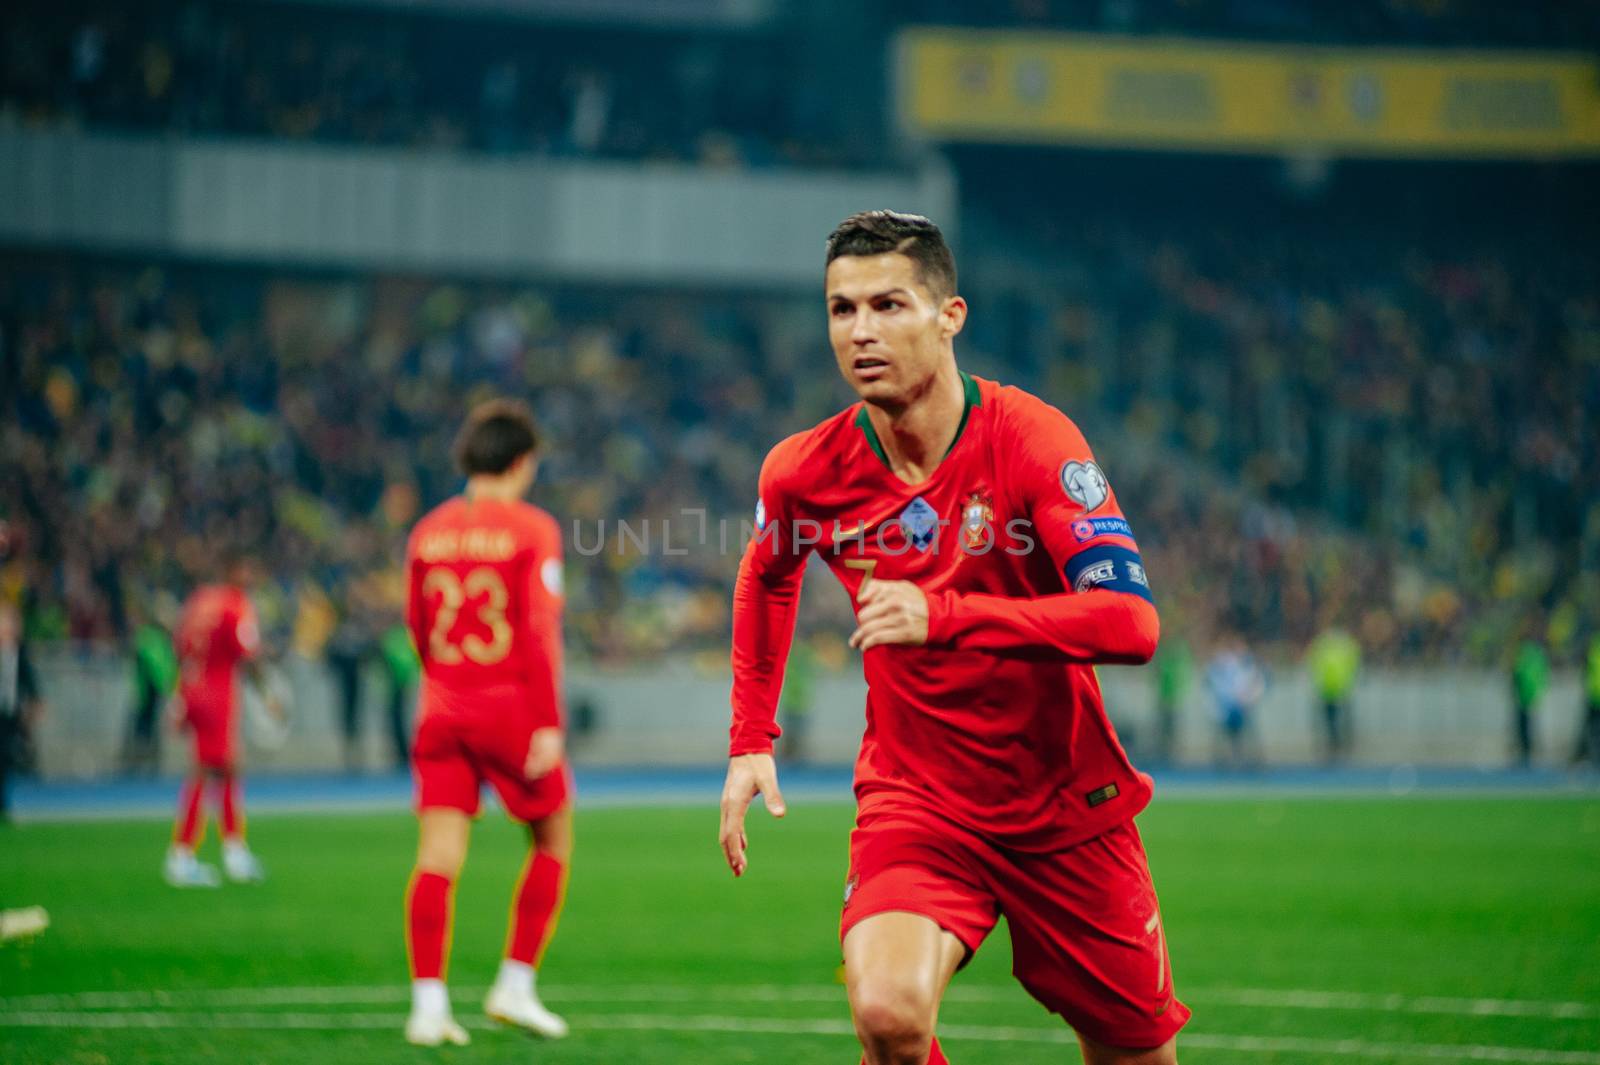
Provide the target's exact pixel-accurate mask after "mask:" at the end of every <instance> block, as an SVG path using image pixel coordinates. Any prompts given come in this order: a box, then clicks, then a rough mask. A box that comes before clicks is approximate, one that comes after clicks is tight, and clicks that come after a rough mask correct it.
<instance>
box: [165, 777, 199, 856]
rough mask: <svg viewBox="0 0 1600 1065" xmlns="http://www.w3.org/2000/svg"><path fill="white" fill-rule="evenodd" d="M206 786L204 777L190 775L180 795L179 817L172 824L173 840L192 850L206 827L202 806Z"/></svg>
mask: <svg viewBox="0 0 1600 1065" xmlns="http://www.w3.org/2000/svg"><path fill="white" fill-rule="evenodd" d="M204 787H205V780H204V778H203V777H198V776H195V777H190V778H189V779H188V780H186V781H184V784H183V791H182V792H181V793H180V794H179V796H178V819H177V821H175V822H174V823H173V826H172V842H174V843H176V844H178V845H179V846H181V847H188V848H189V849H190V850H193V849H194V845H195V844H196V843H198V842H199V841H200V833H201V831H202V830H204V828H205V827H206V815H205V811H204V810H202V809H201V807H200V800H201V798H202V797H203V796H204V794H205V791H204Z"/></svg>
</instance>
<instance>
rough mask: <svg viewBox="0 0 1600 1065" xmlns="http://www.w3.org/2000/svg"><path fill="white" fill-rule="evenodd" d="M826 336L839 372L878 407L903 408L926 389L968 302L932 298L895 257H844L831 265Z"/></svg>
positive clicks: (903, 260) (906, 265) (903, 258)
mask: <svg viewBox="0 0 1600 1065" xmlns="http://www.w3.org/2000/svg"><path fill="white" fill-rule="evenodd" d="M826 292H827V299H828V339H829V341H830V342H831V343H832V344H833V355H834V359H835V360H836V361H837V362H838V364H839V372H840V373H842V374H843V375H844V379H845V380H846V381H848V382H850V387H851V388H854V389H855V390H856V394H857V395H858V396H860V397H861V398H862V399H864V400H866V401H867V402H868V403H871V404H873V405H875V406H879V407H885V408H889V409H895V408H900V409H903V408H905V407H906V406H908V405H909V404H911V403H912V402H914V401H915V400H916V398H917V397H918V396H920V395H922V394H923V393H924V392H926V391H927V390H928V389H929V388H930V387H931V386H932V383H933V379H934V374H935V373H937V372H938V369H939V366H940V364H941V363H942V362H943V361H944V360H945V359H947V358H949V357H950V340H951V338H953V337H954V336H955V335H956V334H957V333H959V332H960V331H961V326H962V324H963V323H964V322H965V321H966V317H967V304H966V301H965V300H963V299H962V298H961V297H960V296H948V297H946V298H944V299H942V300H940V299H937V298H935V296H934V295H933V293H932V292H930V291H929V290H928V288H927V286H925V285H924V284H923V283H922V282H921V281H919V280H918V279H917V272H916V264H915V263H913V262H912V261H911V260H910V259H908V258H907V257H906V256H904V255H901V254H899V253H897V252H889V253H887V254H884V255H844V256H840V257H839V258H837V259H835V260H834V261H833V262H831V263H829V264H828V274H827V284H826Z"/></svg>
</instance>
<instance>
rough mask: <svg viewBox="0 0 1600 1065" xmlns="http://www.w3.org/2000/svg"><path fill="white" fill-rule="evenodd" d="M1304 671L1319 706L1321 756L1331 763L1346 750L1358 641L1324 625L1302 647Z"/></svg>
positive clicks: (1358, 659) (1358, 660) (1358, 669)
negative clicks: (1304, 656)
mask: <svg viewBox="0 0 1600 1065" xmlns="http://www.w3.org/2000/svg"><path fill="white" fill-rule="evenodd" d="M1306 671H1307V672H1308V673H1309V674H1310V675H1311V686H1312V688H1313V689H1314V690H1315V691H1316V696H1317V701H1318V703H1320V704H1321V707H1322V734H1323V757H1324V758H1325V760H1326V761H1327V762H1328V763H1329V764H1330V765H1331V764H1333V763H1334V762H1338V761H1342V760H1343V759H1344V758H1345V757H1346V756H1347V755H1348V754H1349V753H1350V696H1351V694H1352V693H1353V692H1354V691H1355V687H1356V678H1357V677H1358V676H1359V675H1360V673H1361V645H1360V644H1359V643H1357V642H1356V638H1355V637H1354V636H1351V635H1350V634H1349V633H1348V632H1345V631H1344V630H1343V629H1341V628H1338V627H1333V628H1328V629H1324V630H1323V631H1322V633H1321V634H1320V635H1319V636H1318V637H1317V638H1316V639H1315V640H1312V641H1311V646H1310V647H1309V648H1307V650H1306Z"/></svg>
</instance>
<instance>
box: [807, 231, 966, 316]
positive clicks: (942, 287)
mask: <svg viewBox="0 0 1600 1065" xmlns="http://www.w3.org/2000/svg"><path fill="white" fill-rule="evenodd" d="M891 252H897V253H899V254H901V255H904V256H905V257H906V258H908V259H910V260H911V263H912V266H913V267H915V269H916V275H917V280H918V281H920V282H921V283H922V284H923V285H924V286H925V287H926V288H927V289H928V291H929V292H931V293H933V294H934V296H935V297H936V298H938V299H944V298H945V297H946V296H953V295H955V291H956V259H955V256H954V255H951V254H950V245H948V244H946V243H945V242H944V234H943V233H941V232H939V227H938V226H936V225H934V224H933V222H932V221H931V220H930V219H927V218H924V217H923V216H922V215H920V214H902V213H901V212H899V211H860V212H857V213H856V214H853V215H851V216H850V217H849V218H846V219H845V220H844V221H843V222H840V223H839V225H838V227H837V228H836V229H834V231H833V232H832V233H829V234H828V263H832V262H833V260H835V259H837V258H839V256H841V255H887V254H889V253H891ZM825 265H826V264H825Z"/></svg>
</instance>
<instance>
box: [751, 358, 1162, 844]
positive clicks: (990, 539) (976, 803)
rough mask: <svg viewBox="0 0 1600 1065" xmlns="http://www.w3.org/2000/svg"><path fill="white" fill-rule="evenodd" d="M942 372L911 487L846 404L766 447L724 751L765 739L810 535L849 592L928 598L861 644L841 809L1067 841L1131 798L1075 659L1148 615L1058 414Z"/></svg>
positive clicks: (1142, 656)
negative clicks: (953, 413)
mask: <svg viewBox="0 0 1600 1065" xmlns="http://www.w3.org/2000/svg"><path fill="white" fill-rule="evenodd" d="M962 380H963V383H964V386H965V389H966V413H965V415H964V416H963V421H962V425H961V429H960V430H959V431H958V433H957V436H956V440H955V443H954V444H953V445H951V448H950V451H949V453H948V454H947V455H946V456H945V457H944V459H943V461H941V462H940V463H939V466H938V468H937V469H935V470H934V472H933V475H932V476H931V477H929V478H928V479H927V480H926V481H924V482H923V483H921V484H915V485H913V484H907V483H905V482H904V481H902V480H900V479H899V478H898V477H896V476H895V475H894V473H893V472H891V470H890V469H889V466H888V462H887V460H886V459H885V457H884V454H883V449H882V446H881V444H880V443H879V441H878V439H877V436H876V433H875V431H874V430H873V428H872V424H871V422H870V420H869V419H868V418H867V413H866V410H865V407H864V406H863V405H862V404H860V403H857V404H855V405H854V406H852V407H850V408H848V409H847V410H845V411H843V412H841V413H840V414H837V415H835V416H834V417H832V418H830V419H828V420H827V421H825V422H823V423H822V424H820V425H818V426H816V427H815V428H813V429H810V430H808V431H806V432H803V433H799V434H796V435H795V436H792V437H790V438H788V439H787V440H785V441H783V442H782V443H780V444H779V445H778V446H777V447H775V448H773V450H772V451H771V453H770V454H769V455H768V456H767V460H766V462H765V464H764V465H763V467H762V470H761V484H760V500H759V501H758V503H757V506H756V525H757V530H756V536H755V538H754V539H752V541H751V542H750V544H749V545H747V547H746V549H745V554H744V557H743V559H742V561H741V563H740V567H739V577H738V581H737V583H736V585H735V589H734V597H733V611H734V614H733V696H732V702H733V725H732V729H731V733H732V742H731V744H730V747H729V751H730V754H733V755H739V754H748V753H751V752H760V751H770V750H771V749H772V743H773V740H775V739H776V738H777V736H778V735H779V729H778V727H777V724H776V722H775V712H776V707H777V702H778V693H779V689H780V687H781V685H782V682H783V666H784V662H785V659H786V658H787V655H788V651H789V643H790V640H791V638H792V636H793V633H794V622H795V615H796V610H797V607H798V605H799V590H800V581H801V576H802V572H803V570H804V568H805V562H806V559H807V557H808V556H809V555H810V553H811V552H812V551H818V552H820V553H821V554H822V556H823V558H824V559H825V560H826V561H827V564H828V566H829V567H830V568H831V569H832V570H833V571H834V573H835V574H836V575H837V576H838V577H839V579H840V581H841V582H843V584H844V586H845V588H846V590H847V591H849V593H850V595H851V597H852V599H854V598H855V597H856V596H857V594H858V592H859V591H860V588H861V584H862V580H863V578H865V577H866V576H868V575H869V574H870V575H871V576H872V577H874V578H883V579H894V580H907V581H911V582H913V583H915V584H917V585H918V586H919V587H920V588H921V589H922V590H923V591H924V593H926V595H927V597H928V640H927V644H926V645H925V646H922V647H909V646H880V647H874V648H872V649H871V650H869V651H867V652H866V653H865V655H863V667H864V670H865V673H866V680H867V708H866V713H867V728H866V734H865V736H864V737H863V738H862V742H861V754H860V757H859V758H858V759H857V761H856V774H855V790H856V798H857V802H858V803H859V808H860V816H862V817H863V818H864V817H866V816H867V815H869V814H870V813H873V812H876V811H878V810H886V809H891V808H894V807H897V806H898V807H901V808H904V807H913V808H916V809H917V810H919V811H930V810H931V811H933V812H935V813H938V814H941V815H943V816H945V817H947V818H949V819H951V820H953V821H955V822H957V823H958V824H962V825H965V826H967V827H969V828H971V829H973V830H976V831H980V832H984V833H987V834H990V835H992V836H993V837H995V838H996V839H998V840H999V841H1001V842H1002V843H1004V844H1006V845H1009V846H1014V847H1017V848H1020V849H1027V850H1049V849H1054V848H1058V847H1063V846H1070V845H1071V844H1073V843H1076V842H1079V841H1081V840H1084V839H1088V838H1090V837H1092V836H1095V835H1098V834H1099V833H1101V832H1103V831H1105V830H1106V829H1108V828H1110V827H1112V826H1113V825H1115V824H1117V823H1119V822H1121V821H1124V820H1127V819H1128V818H1130V817H1132V816H1133V815H1134V814H1136V813H1138V812H1139V811H1140V810H1142V809H1143V808H1144V806H1145V804H1146V803H1147V802H1148V801H1149V798H1150V779H1149V777H1147V776H1146V775H1144V774H1143V773H1140V772H1138V771H1137V770H1135V769H1134V768H1133V766H1132V765H1131V764H1130V763H1129V761H1128V757H1127V755H1126V753H1124V751H1123V749H1122V745H1121V744H1120V743H1119V742H1118V741H1117V737H1116V733H1115V732H1114V731H1113V730H1112V727H1111V723H1110V721H1109V720H1108V719H1107V717H1106V714H1105V709H1104V706H1103V705H1102V702H1101V697H1100V686H1099V683H1098V681H1097V680H1096V678H1095V674H1094V670H1093V664H1094V663H1111V662H1120V663H1137V662H1144V661H1147V660H1148V659H1149V658H1150V656H1151V655H1152V654H1153V653H1154V651H1155V645H1156V640H1157V637H1158V634H1159V622H1158V620H1157V616H1156V611H1155V606H1154V601H1153V599H1152V598H1151V595H1150V587H1149V582H1148V579H1147V577H1146V575H1145V571H1144V565H1143V562H1142V560H1141V559H1140V556H1139V553H1138V546H1137V545H1136V544H1135V542H1134V539H1133V533H1132V530H1131V528H1130V527H1129V525H1128V522H1127V520H1126V519H1125V518H1124V517H1123V515H1122V512H1121V510H1120V508H1119V507H1118V505H1117V500H1116V496H1115V495H1114V494H1113V493H1112V491H1111V488H1110V485H1109V484H1108V483H1107V482H1106V479H1105V476H1104V475H1103V473H1102V472H1101V470H1100V467H1099V466H1098V465H1097V464H1096V462H1095V460H1094V456H1093V455H1092V454H1091V452H1090V450H1089V446H1088V444H1087V443H1086V442H1085V441H1084V439H1083V435H1082V434H1081V433H1080V432H1079V431H1078V429H1077V427H1076V426H1075V425H1073V423H1072V422H1071V421H1070V420H1069V419H1068V418H1067V417H1066V415H1064V414H1062V413H1061V412H1060V411H1058V410H1056V409H1055V408H1054V407H1051V406H1050V405H1049V404H1047V403H1045V402H1043V401H1042V400H1039V399H1037V398H1036V397H1034V396H1031V395H1029V394H1028V393H1026V392H1023V391H1021V390H1020V389H1016V388H1009V387H1001V386H1000V385H998V384H995V383H994V382H992V381H986V380H981V379H978V378H973V377H970V376H968V375H966V374H963V375H962Z"/></svg>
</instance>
